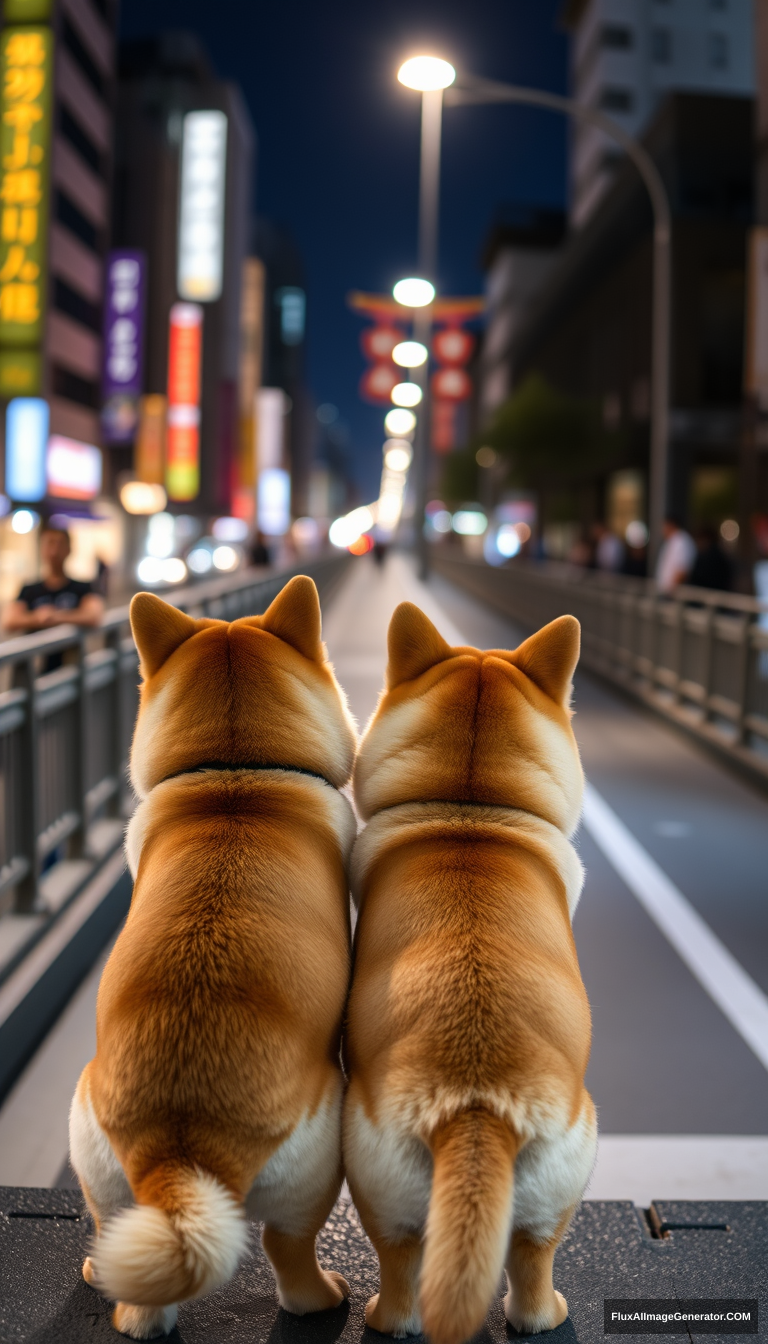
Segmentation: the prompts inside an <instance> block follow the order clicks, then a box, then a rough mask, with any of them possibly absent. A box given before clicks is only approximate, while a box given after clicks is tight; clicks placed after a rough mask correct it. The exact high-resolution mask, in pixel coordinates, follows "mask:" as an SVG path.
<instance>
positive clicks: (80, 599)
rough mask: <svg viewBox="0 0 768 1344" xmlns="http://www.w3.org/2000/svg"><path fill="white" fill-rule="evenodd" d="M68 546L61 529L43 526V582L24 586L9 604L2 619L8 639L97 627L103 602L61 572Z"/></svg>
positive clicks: (86, 586) (90, 588)
mask: <svg viewBox="0 0 768 1344" xmlns="http://www.w3.org/2000/svg"><path fill="white" fill-rule="evenodd" d="M70 550H71V543H70V539H69V533H68V532H67V530H66V528H64V527H56V526H54V525H53V524H51V523H44V524H43V527H42V529H41V532H40V562H41V566H42V570H43V578H42V579H40V580H39V581H38V582H37V583H25V584H24V587H23V588H22V590H21V592H20V593H19V596H18V597H17V598H16V599H15V601H13V602H9V603H8V606H7V607H6V609H5V614H4V616H3V629H4V630H5V633H6V634H8V635H28V634H32V633H33V632H35V631H37V630H49V629H50V628H51V626H53V625H65V624H66V625H84V626H94V625H98V624H99V622H100V620H101V618H102V616H103V615H104V602H103V599H102V598H101V597H100V596H99V594H98V593H97V592H96V591H95V589H94V585H93V584H91V583H82V582H80V581H79V580H78V579H70V577H69V575H68V574H66V573H65V572H64V566H65V564H66V562H67V558H68V556H69V552H70Z"/></svg>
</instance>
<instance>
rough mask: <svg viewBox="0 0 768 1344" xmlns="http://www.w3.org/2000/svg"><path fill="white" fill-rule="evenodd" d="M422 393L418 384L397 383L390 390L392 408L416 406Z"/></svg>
mask: <svg viewBox="0 0 768 1344" xmlns="http://www.w3.org/2000/svg"><path fill="white" fill-rule="evenodd" d="M423 395H424V394H423V392H422V390H421V388H420V387H419V385H418V383H398V384H397V385H396V386H395V387H393V388H392V404H393V406H418V404H419V402H420V401H421V398H422V396H423Z"/></svg>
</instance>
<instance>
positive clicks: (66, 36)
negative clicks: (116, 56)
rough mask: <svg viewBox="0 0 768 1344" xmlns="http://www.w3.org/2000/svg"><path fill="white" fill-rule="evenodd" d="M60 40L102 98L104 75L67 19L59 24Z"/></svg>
mask: <svg viewBox="0 0 768 1344" xmlns="http://www.w3.org/2000/svg"><path fill="white" fill-rule="evenodd" d="M61 40H62V43H63V45H64V46H65V47H66V49H67V51H68V52H69V54H70V56H71V57H72V58H73V60H74V61H75V63H76V64H77V65H78V66H79V67H80V69H81V71H82V72H83V74H84V75H85V78H86V79H87V80H88V82H89V84H90V85H91V87H92V88H94V89H95V90H96V92H97V93H98V95H99V97H101V98H103V97H104V77H103V75H102V73H101V71H100V70H99V67H98V66H97V64H96V62H95V61H94V60H93V58H92V57H91V54H90V52H89V51H87V50H86V48H85V47H84V45H83V43H82V42H81V41H80V38H79V37H78V35H77V33H76V32H75V30H74V28H73V27H72V24H71V23H70V22H69V19H64V22H63V23H62V25H61Z"/></svg>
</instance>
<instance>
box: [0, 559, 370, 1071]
mask: <svg viewBox="0 0 768 1344" xmlns="http://www.w3.org/2000/svg"><path fill="white" fill-rule="evenodd" d="M347 560H348V557H347V556H345V555H344V554H342V553H340V552H339V551H335V552H329V553H323V554H321V555H318V556H316V557H312V558H311V559H306V560H305V561H304V562H303V563H302V564H296V565H295V566H293V567H291V568H288V569H277V568H270V569H268V568H261V567H259V568H256V567H254V568H252V569H247V570H244V571H242V572H241V573H238V574H236V575H222V577H221V578H216V579H212V580H207V581H205V582H201V583H197V584H193V585H190V586H189V587H186V588H181V589H177V590H176V591H173V590H166V591H165V592H163V593H162V596H163V598H164V599H166V600H167V601H168V602H169V603H170V604H172V605H173V606H176V607H179V608H181V609H182V610H185V611H189V612H190V614H193V615H196V614H201V615H205V616H208V617H213V618H216V617H219V616H222V617H224V618H225V619H226V620H236V619H239V618H242V617H246V616H250V615H253V614H255V613H256V612H260V611H264V610H265V608H266V607H267V606H268V605H269V603H270V602H272V601H273V599H274V598H275V596H276V595H277V593H279V591H280V589H281V588H282V587H283V585H284V584H285V583H286V582H287V581H288V580H289V579H290V578H292V577H293V576H294V575H295V574H299V573H302V572H303V573H308V574H310V575H312V576H313V577H314V578H315V580H316V582H317V584H318V587H319V589H320V592H321V596H323V595H324V594H326V593H327V592H328V591H329V590H332V588H333V586H334V584H335V583H336V581H337V577H338V576H339V575H340V574H341V572H342V571H343V569H344V567H345V565H346V563H347ZM128 618H129V608H128V606H127V605H125V604H124V605H121V606H119V607H114V608H112V609H111V610H110V611H108V612H107V613H106V615H105V616H104V619H103V620H102V621H101V622H100V624H99V625H97V626H89V627H86V626H78V625H64V624H62V625H60V626H57V627H55V628H54V629H51V630H43V631H40V632H38V633H34V634H29V635H20V636H16V637H14V638H12V639H9V640H6V641H5V642H3V643H0V669H2V670H3V671H4V679H5V681H6V683H7V682H10V680H11V679H12V680H13V681H14V683H15V684H14V685H13V687H12V688H11V689H8V690H6V691H3V692H0V898H2V902H3V907H4V913H3V914H2V915H0V919H6V918H7V919H11V920H13V919H14V918H17V917H20V918H21V923H20V924H19V925H18V926H17V932H16V933H13V934H12V936H11V937H10V938H9V939H8V940H7V947H8V948H9V949H10V951H9V952H7V953H6V954H5V955H6V959H5V961H2V960H0V981H2V980H3V979H4V978H7V976H8V975H9V974H11V972H12V970H13V967H14V966H15V965H16V964H17V963H18V961H19V960H20V959H21V958H22V957H23V956H25V955H26V954H27V952H28V951H29V948H30V947H31V946H32V944H33V942H34V941H35V940H36V939H38V938H39V937H41V936H42V935H43V933H44V931H45V929H46V928H47V927H48V926H49V924H50V923H51V921H52V920H54V919H56V918H58V916H59V915H60V914H61V912H62V911H63V910H64V909H65V908H67V906H68V904H69V903H70V902H71V901H72V900H75V899H77V897H78V894H79V893H80V891H81V890H82V889H83V888H84V884H86V883H87V882H89V881H90V880H91V878H92V877H93V876H94V874H95V873H96V872H97V870H99V869H100V867H101V866H103V864H105V863H107V862H109V861H110V857H111V855H112V854H114V852H115V851H116V849H117V848H118V847H119V845H120V844H121V842H122V836H123V829H124V823H125V820H126V818H127V816H128V815H129V813H130V811H131V810H132V807H133V805H134V803H135V799H134V798H133V794H132V791H131V789H130V787H129V784H128V777H127V768H126V767H127V764H128V756H129V751H130V740H131V735H132V731H133V723H134V719H135V713H136V697H137V694H138V683H139V680H140V678H139V668H138V661H139V660H138V653H137V650H136V647H135V645H134V643H133V641H132V639H131V638H130V630H129V626H128ZM65 650H68V651H69V653H70V654H71V655H72V660H71V663H70V665H68V666H63V667H59V668H55V669H52V670H50V671H47V672H41V669H40V664H41V662H43V664H45V660H46V658H49V657H50V655H51V654H58V653H60V652H63V651H65ZM11 674H12V675H11ZM1 1072H2V1070H1V1069H0V1073H1Z"/></svg>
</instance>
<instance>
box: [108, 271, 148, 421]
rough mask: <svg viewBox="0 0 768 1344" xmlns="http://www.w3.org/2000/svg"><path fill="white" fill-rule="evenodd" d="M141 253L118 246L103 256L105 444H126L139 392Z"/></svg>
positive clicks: (136, 418)
mask: <svg viewBox="0 0 768 1344" xmlns="http://www.w3.org/2000/svg"><path fill="white" fill-rule="evenodd" d="M145 266H146V262H145V257H144V253H143V252H137V251H133V250H131V251H128V250H127V249H125V248H121V249H120V250H119V251H115V252H110V254H109V257H108V258H107V284H106V298H105V304H104V369H103V374H102V394H103V399H104V407H103V410H102V422H103V426H104V438H105V440H106V442H107V443H128V442H130V440H131V439H132V438H133V436H134V434H135V432H136V425H137V422H138V407H139V397H140V396H141V391H142V386H141V384H142V378H141V373H142V368H141V363H142V347H143V341H144V289H145Z"/></svg>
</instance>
